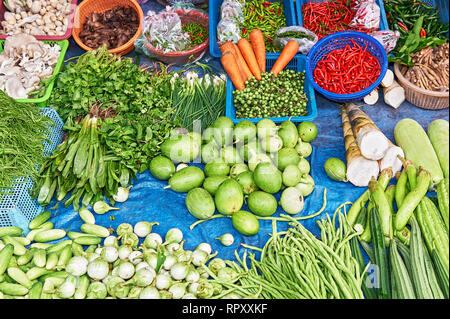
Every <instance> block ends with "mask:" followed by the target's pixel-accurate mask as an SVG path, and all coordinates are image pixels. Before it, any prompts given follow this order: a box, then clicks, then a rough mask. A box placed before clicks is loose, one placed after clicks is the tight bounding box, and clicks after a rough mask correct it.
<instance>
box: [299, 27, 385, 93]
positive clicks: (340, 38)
mask: <svg viewBox="0 0 450 319" xmlns="http://www.w3.org/2000/svg"><path fill="white" fill-rule="evenodd" d="M352 40H353V41H354V42H355V43H357V44H358V45H360V46H362V47H365V46H366V44H367V50H368V51H369V52H370V53H371V54H372V55H373V56H374V57H376V58H377V59H378V61H379V62H380V66H381V73H380V76H379V77H378V79H377V80H376V81H375V82H374V83H372V85H371V86H369V87H368V88H366V89H364V90H362V91H359V92H356V93H352V94H336V93H332V92H329V91H326V90H324V89H323V88H321V87H320V86H319V85H318V84H317V83H316V82H315V81H314V77H313V71H314V69H315V68H316V65H317V63H318V62H319V61H320V60H322V58H323V57H324V56H325V55H327V54H328V53H329V52H331V51H333V50H336V49H342V48H343V47H345V46H346V45H347V44H348V45H350V46H353V44H352ZM387 68H388V58H387V55H386V51H385V50H384V48H383V46H382V45H381V43H380V42H379V41H378V40H376V39H375V38H374V37H372V36H370V35H367V34H365V33H362V32H356V31H343V32H336V33H334V34H330V35H329V36H326V37H324V38H322V39H321V40H319V41H318V42H317V43H316V44H315V45H314V46H313V47H312V48H311V50H310V51H309V53H308V57H307V58H306V77H307V78H308V80H309V81H310V82H311V83H312V85H313V87H314V89H315V90H316V91H317V92H319V93H320V94H322V95H323V96H324V97H326V98H327V99H329V100H332V101H336V102H354V101H359V100H361V99H362V98H364V97H365V96H366V95H368V94H369V93H370V92H372V91H373V90H374V89H375V88H376V87H377V86H378V85H379V84H380V83H381V81H382V80H383V78H384V76H385V74H386V70H387Z"/></svg>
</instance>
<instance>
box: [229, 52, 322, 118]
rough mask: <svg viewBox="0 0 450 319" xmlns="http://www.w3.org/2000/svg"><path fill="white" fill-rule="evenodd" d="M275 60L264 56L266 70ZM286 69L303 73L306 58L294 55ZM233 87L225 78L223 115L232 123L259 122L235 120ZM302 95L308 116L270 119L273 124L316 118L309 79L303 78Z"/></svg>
mask: <svg viewBox="0 0 450 319" xmlns="http://www.w3.org/2000/svg"><path fill="white" fill-rule="evenodd" d="M276 60H277V58H276V57H270V56H268V55H266V68H267V70H270V69H271V68H272V66H273V65H274V64H275V61H276ZM286 69H289V70H294V71H297V72H301V71H304V70H305V69H306V57H305V56H304V55H296V56H295V57H294V58H293V59H292V61H291V62H290V63H289V64H288V65H287V66H286ZM234 90H235V87H234V85H233V83H232V82H231V80H230V78H229V77H227V100H226V110H225V115H226V116H227V117H229V118H230V119H232V120H233V122H234V123H238V122H241V121H244V120H248V121H251V122H253V123H257V122H259V121H260V120H261V118H251V119H237V118H236V109H235V108H234V97H233V91H234ZM304 93H305V94H306V97H307V98H308V103H307V105H306V109H307V111H308V115H306V116H295V117H270V119H271V120H272V121H274V122H275V123H281V122H284V121H287V120H291V121H292V122H304V121H313V120H314V119H315V118H316V117H317V105H316V96H315V93H314V89H313V86H312V85H311V82H310V81H309V79H308V78H307V77H306V76H305V85H304Z"/></svg>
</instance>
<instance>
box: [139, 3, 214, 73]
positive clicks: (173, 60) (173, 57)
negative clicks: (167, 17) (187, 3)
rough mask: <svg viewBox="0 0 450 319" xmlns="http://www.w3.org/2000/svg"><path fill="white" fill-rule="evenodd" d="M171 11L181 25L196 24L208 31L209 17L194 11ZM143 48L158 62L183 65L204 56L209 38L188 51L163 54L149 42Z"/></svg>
mask: <svg viewBox="0 0 450 319" xmlns="http://www.w3.org/2000/svg"><path fill="white" fill-rule="evenodd" d="M173 11H174V12H176V13H178V15H179V16H180V19H181V23H182V24H188V23H192V22H196V23H199V24H201V25H202V26H203V27H205V28H206V29H207V30H208V26H209V17H208V15H207V14H206V13H203V12H200V11H196V10H192V11H186V10H179V9H178V10H173ZM145 46H146V48H147V49H148V50H149V51H150V52H152V53H153V54H154V55H155V56H157V59H158V60H159V61H162V62H164V63H166V64H175V65H185V64H189V63H192V62H194V61H196V60H197V59H199V58H201V57H202V56H203V55H204V54H205V52H206V49H207V48H208V46H209V37H208V38H207V40H206V41H205V42H203V43H202V44H199V45H197V46H196V47H194V48H193V49H191V50H188V51H180V52H170V53H164V52H163V51H161V50H157V49H156V48H154V47H153V46H152V45H151V44H150V42H147V43H146V44H145Z"/></svg>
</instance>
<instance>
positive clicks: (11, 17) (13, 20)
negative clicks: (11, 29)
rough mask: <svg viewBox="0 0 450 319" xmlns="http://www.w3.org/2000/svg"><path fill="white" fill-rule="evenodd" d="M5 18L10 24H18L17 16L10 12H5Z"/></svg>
mask: <svg viewBox="0 0 450 319" xmlns="http://www.w3.org/2000/svg"><path fill="white" fill-rule="evenodd" d="M4 18H5V20H4V21H5V22H6V23H9V24H15V23H16V22H17V20H16V15H15V14H14V13H12V12H9V11H6V12H5V15H4Z"/></svg>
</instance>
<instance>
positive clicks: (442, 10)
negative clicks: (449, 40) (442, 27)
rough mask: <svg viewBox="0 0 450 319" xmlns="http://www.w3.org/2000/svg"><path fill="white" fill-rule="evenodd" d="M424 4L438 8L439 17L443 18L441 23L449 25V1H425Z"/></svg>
mask: <svg viewBox="0 0 450 319" xmlns="http://www.w3.org/2000/svg"><path fill="white" fill-rule="evenodd" d="M423 2H425V3H426V4H427V5H429V6H430V7H435V8H437V9H438V10H439V17H440V18H441V22H442V23H444V24H447V23H448V11H449V1H448V0H423ZM447 35H448V33H447Z"/></svg>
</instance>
